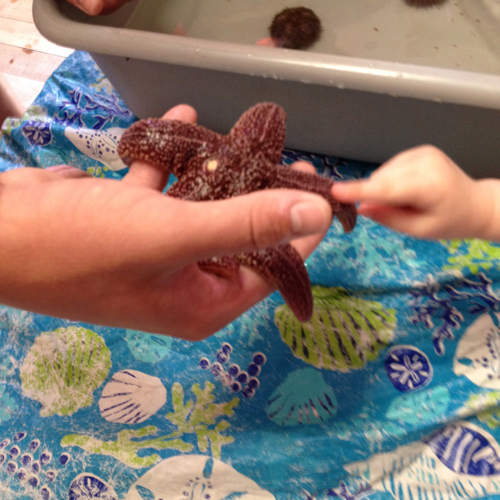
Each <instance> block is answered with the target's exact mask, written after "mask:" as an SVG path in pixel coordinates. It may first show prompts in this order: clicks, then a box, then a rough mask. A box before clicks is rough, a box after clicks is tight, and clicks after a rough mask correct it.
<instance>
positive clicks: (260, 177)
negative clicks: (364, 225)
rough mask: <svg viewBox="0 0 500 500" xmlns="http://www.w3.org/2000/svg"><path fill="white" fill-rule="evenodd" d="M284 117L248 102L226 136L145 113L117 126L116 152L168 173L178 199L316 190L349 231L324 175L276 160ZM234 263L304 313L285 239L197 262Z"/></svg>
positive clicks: (216, 267) (226, 269)
mask: <svg viewBox="0 0 500 500" xmlns="http://www.w3.org/2000/svg"><path fill="white" fill-rule="evenodd" d="M285 121H286V114H285V111H284V110H283V109H282V108H281V107H280V106H278V105H276V104H272V103H260V104H257V105H256V106H254V107H253V108H251V109H249V110H248V111H247V112H246V113H244V114H243V115H242V116H241V118H240V119H239V120H238V122H237V123H236V125H235V126H234V127H233V128H232V129H231V131H230V133H229V134H228V135H221V134H218V133H216V132H213V131H211V130H208V129H206V128H204V127H201V126H199V125H193V124H190V123H184V122H180V121H177V120H159V119H145V120H140V121H138V122H136V123H134V124H133V125H132V126H131V127H129V128H128V129H127V130H126V131H125V133H124V134H123V136H122V138H121V140H120V144H119V146H118V154H119V155H120V157H121V158H122V159H123V161H124V162H125V163H126V164H127V165H130V164H131V163H132V161H134V160H144V161H148V162H150V163H153V164H154V165H158V166H161V167H163V168H165V169H167V170H168V171H169V172H171V173H173V174H174V175H175V176H176V177H177V179H178V180H177V182H175V183H174V184H173V185H172V186H171V187H170V189H169V190H168V191H167V194H168V195H169V196H172V197H175V198H181V199H183V200H190V201H208V200H222V199H227V198H231V197H233V196H239V195H243V194H248V193H251V192H253V191H258V190H261V189H276V188H289V189H301V190H305V191H310V192H312V193H316V194H319V195H321V196H323V197H324V198H325V199H326V200H327V201H328V202H329V203H330V205H331V207H332V211H333V214H334V215H335V216H337V218H338V219H339V221H340V222H341V224H342V226H343V228H344V231H346V232H348V231H351V230H352V229H353V228H354V226H355V224H356V207H355V206H354V205H350V204H343V203H339V202H338V201H336V200H335V199H334V198H333V196H332V194H331V187H332V185H333V181H332V180H331V179H326V178H324V177H320V176H319V175H315V174H309V173H304V172H299V171H296V170H292V169H290V168H288V167H285V166H282V165H279V161H280V159H281V151H282V150H283V147H284V142H285ZM240 264H241V265H243V266H247V267H250V268H251V269H253V270H255V271H257V272H258V273H259V274H261V275H262V276H263V277H264V278H265V279H266V280H268V281H269V282H270V283H272V284H273V285H274V286H275V287H276V288H278V290H279V291H280V292H281V295H282V296H283V298H284V299H285V302H286V303H287V304H288V305H289V307H290V308H291V310H292V311H293V312H294V314H295V316H296V317H297V319H299V320H300V321H306V320H308V319H309V318H310V317H311V314H312V310H313V299H312V293H311V284H310V281H309V275H308V274H307V271H306V268H305V266H304V262H303V260H302V257H301V256H300V255H299V253H298V252H297V251H296V250H295V249H294V248H293V247H292V246H291V245H289V244H283V245H278V246H275V247H272V248H267V249H265V250H260V251H254V252H246V253H241V254H238V255H233V256H227V257H222V258H220V257H216V258H213V259H210V260H205V261H202V262H199V265H200V267H201V268H202V269H203V270H205V271H208V272H212V273H215V274H218V275H221V276H226V277H230V276H234V274H235V273H236V272H237V271H238V269H239V266H240Z"/></svg>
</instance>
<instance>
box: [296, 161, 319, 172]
mask: <svg viewBox="0 0 500 500" xmlns="http://www.w3.org/2000/svg"><path fill="white" fill-rule="evenodd" d="M290 168H291V169H293V170H298V171H299V172H305V173H306V174H315V173H316V169H315V168H314V165H312V164H311V163H309V162H307V161H296V162H294V163H292V164H291V165H290Z"/></svg>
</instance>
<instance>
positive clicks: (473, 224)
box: [332, 146, 495, 238]
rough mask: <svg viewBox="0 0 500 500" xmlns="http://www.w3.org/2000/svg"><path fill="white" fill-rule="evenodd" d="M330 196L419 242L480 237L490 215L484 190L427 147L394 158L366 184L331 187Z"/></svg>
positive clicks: (486, 185) (484, 186)
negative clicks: (353, 206) (349, 203)
mask: <svg viewBox="0 0 500 500" xmlns="http://www.w3.org/2000/svg"><path fill="white" fill-rule="evenodd" d="M493 182H495V181H493ZM332 192H333V195H334V196H335V198H337V199H338V200H339V201H344V202H358V201H359V202H360V205H359V209H358V212H359V214H361V215H366V216H368V217H371V218H372V219H373V220H375V221H377V222H379V223H381V224H384V225H386V226H389V227H391V228H393V229H396V230H397V231H401V232H404V233H408V234H411V235H413V236H417V237H421V238H465V237H486V235H487V233H488V231H487V227H488V225H489V220H490V219H491V217H492V215H493V214H492V212H493V210H494V199H493V198H494V196H493V192H492V190H491V189H490V184H489V183H487V182H485V181H481V182H478V181H475V180H473V179H471V178H470V177H468V176H467V175H466V174H465V173H464V172H463V171H462V170H461V169H460V168H459V167H458V166H457V165H456V164H455V163H453V161H452V160H451V159H450V158H448V157H447V156H446V155H445V154H444V153H443V152H441V151H440V150H439V149H436V148H435V147H432V146H420V147H417V148H414V149H410V150H408V151H405V152H403V153H400V154H398V155H397V156H395V157H394V158H392V159H391V160H389V161H388V162H387V163H385V164H384V165H382V166H381V167H380V168H379V169H377V170H376V171H375V172H374V173H373V174H372V175H371V177H370V178H369V179H366V180H360V181H353V182H337V183H336V184H335V185H334V186H333V191H332Z"/></svg>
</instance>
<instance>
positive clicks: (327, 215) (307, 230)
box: [291, 196, 332, 236]
mask: <svg viewBox="0 0 500 500" xmlns="http://www.w3.org/2000/svg"><path fill="white" fill-rule="evenodd" d="M291 218H292V233H293V235H295V236H306V235H309V234H315V233H320V232H322V231H324V230H325V229H327V228H328V226H329V225H330V224H331V221H332V210H331V208H330V205H329V204H328V203H327V202H326V200H324V199H323V198H320V197H319V196H314V197H311V199H308V200H304V201H300V202H299V203H297V204H296V205H294V206H293V207H292V210H291Z"/></svg>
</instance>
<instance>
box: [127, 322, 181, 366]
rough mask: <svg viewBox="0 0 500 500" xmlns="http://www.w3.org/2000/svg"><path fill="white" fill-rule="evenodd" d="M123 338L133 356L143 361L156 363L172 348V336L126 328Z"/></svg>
mask: <svg viewBox="0 0 500 500" xmlns="http://www.w3.org/2000/svg"><path fill="white" fill-rule="evenodd" d="M125 340H126V341H127V345H128V348H129V349H130V352H131V353H132V354H133V355H134V358H136V359H138V360H139V361H142V362H144V363H157V362H158V361H161V360H162V359H163V358H165V357H166V356H168V354H169V353H170V350H171V349H172V337H168V336H167V335H156V334H152V333H145V332H140V331H138V330H127V331H126V336H125Z"/></svg>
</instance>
